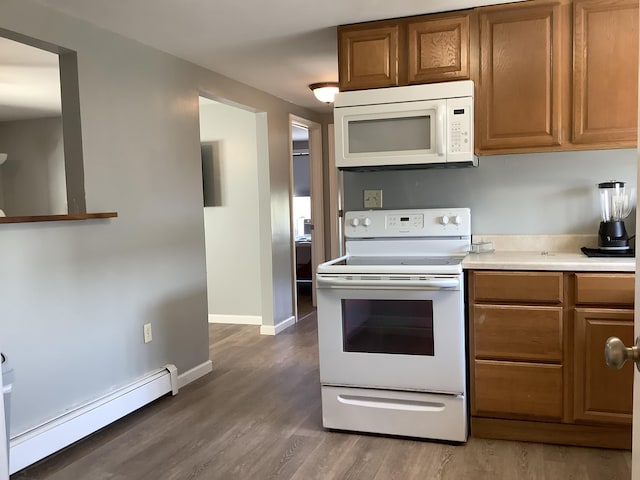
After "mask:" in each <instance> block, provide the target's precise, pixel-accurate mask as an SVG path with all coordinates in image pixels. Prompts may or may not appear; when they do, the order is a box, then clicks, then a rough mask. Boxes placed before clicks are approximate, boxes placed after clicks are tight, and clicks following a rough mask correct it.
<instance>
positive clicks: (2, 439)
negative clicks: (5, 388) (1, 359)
mask: <svg viewBox="0 0 640 480" xmlns="http://www.w3.org/2000/svg"><path fill="white" fill-rule="evenodd" d="M0 386H2V369H1V368H0ZM5 427H6V426H5V422H4V394H3V393H2V388H0V480H9V458H8V456H7V450H8V449H7V447H8V445H7V437H6V435H5Z"/></svg>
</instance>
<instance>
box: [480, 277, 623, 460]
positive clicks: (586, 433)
mask: <svg viewBox="0 0 640 480" xmlns="http://www.w3.org/2000/svg"><path fill="white" fill-rule="evenodd" d="M468 278H469V285H468V286H469V352H470V365H469V367H470V368H469V369H470V376H471V416H472V417H471V434H472V435H473V436H477V437H485V438H501V439H511V440H523V441H534V442H546V443H557V444H568V445H580V446H593V447H606V448H623V449H630V448H631V412H632V385H633V368H634V367H633V366H632V365H631V364H626V365H625V366H624V368H623V369H621V370H611V369H609V368H608V367H607V366H606V364H605V360H604V346H605V342H606V340H607V338H608V337H610V336H617V337H619V338H620V339H622V340H623V341H624V342H625V344H626V345H631V344H633V291H634V283H635V278H634V274H624V273H572V272H533V271H520V272H514V271H483V270H481V271H471V272H469V275H468ZM527 285H528V286H529V287H530V288H526V286H527Z"/></svg>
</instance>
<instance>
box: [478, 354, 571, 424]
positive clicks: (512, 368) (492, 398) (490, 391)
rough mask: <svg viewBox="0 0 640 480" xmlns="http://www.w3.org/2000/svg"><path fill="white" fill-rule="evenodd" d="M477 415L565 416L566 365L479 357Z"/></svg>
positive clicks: (507, 416)
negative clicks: (563, 375)
mask: <svg viewBox="0 0 640 480" xmlns="http://www.w3.org/2000/svg"><path fill="white" fill-rule="evenodd" d="M474 380H475V386H474V392H473V399H474V404H473V406H472V409H473V414H474V415H484V416H491V417H504V418H514V417H515V418H535V419H547V420H560V419H561V418H562V366H561V365H544V364H540V363H517V362H497V361H491V360H476V361H475V377H474Z"/></svg>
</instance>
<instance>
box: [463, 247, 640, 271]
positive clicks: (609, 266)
mask: <svg viewBox="0 0 640 480" xmlns="http://www.w3.org/2000/svg"><path fill="white" fill-rule="evenodd" d="M462 267H463V268H466V269H469V270H557V271H566V272H635V270H636V259H635V258H633V257H626V258H611V257H593V258H589V257H587V256H586V255H584V254H583V253H582V252H580V253H566V252H558V253H556V252H544V253H542V252H518V251H503V252H499V251H496V252H494V253H470V254H469V255H467V256H466V257H465V259H464V261H463V262H462Z"/></svg>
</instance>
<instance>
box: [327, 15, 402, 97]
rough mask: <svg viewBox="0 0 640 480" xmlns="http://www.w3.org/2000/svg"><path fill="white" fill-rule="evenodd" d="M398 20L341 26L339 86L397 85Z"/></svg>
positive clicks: (373, 86) (372, 86) (355, 87)
mask: <svg viewBox="0 0 640 480" xmlns="http://www.w3.org/2000/svg"><path fill="white" fill-rule="evenodd" d="M399 31H400V26H399V24H398V23H394V22H386V23H382V24H375V25H371V24H368V25H364V26H363V25H348V26H341V27H338V66H339V78H340V90H360V89H365V88H378V87H394V86H396V85H398V39H399Z"/></svg>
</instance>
